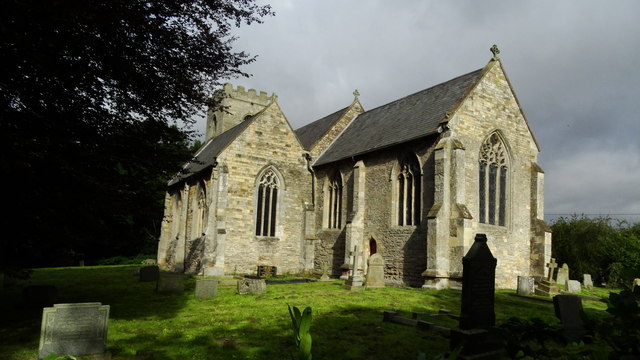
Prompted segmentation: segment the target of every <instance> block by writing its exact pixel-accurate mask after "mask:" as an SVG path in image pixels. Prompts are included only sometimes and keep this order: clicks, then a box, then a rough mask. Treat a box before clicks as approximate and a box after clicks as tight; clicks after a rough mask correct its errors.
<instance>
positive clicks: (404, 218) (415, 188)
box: [396, 156, 421, 226]
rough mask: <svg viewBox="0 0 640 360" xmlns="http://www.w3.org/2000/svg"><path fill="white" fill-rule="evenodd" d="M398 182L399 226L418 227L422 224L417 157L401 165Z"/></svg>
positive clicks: (408, 158) (410, 157)
mask: <svg viewBox="0 0 640 360" xmlns="http://www.w3.org/2000/svg"><path fill="white" fill-rule="evenodd" d="M396 182H397V195H398V209H397V216H398V225H399V226H405V225H418V224H419V223H420V196H421V192H420V183H421V182H420V165H419V164H418V160H417V159H415V157H412V156H409V157H407V158H406V159H404V160H403V161H402V162H401V163H400V168H399V172H398V176H397V179H396Z"/></svg>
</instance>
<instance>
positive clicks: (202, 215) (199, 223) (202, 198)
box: [195, 182, 207, 237]
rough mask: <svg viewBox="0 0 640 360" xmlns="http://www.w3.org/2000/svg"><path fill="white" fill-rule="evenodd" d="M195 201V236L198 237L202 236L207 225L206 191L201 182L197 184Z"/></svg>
mask: <svg viewBox="0 0 640 360" xmlns="http://www.w3.org/2000/svg"><path fill="white" fill-rule="evenodd" d="M196 201H197V205H196V206H197V209H196V216H195V221H196V231H197V233H196V236H198V237H200V236H202V235H204V231H205V227H206V224H207V190H206V187H205V184H204V183H203V182H200V183H198V193H197V198H196Z"/></svg>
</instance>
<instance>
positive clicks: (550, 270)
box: [547, 258, 558, 282]
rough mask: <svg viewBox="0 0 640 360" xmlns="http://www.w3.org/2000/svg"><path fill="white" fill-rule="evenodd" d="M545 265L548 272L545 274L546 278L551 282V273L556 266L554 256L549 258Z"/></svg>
mask: <svg viewBox="0 0 640 360" xmlns="http://www.w3.org/2000/svg"><path fill="white" fill-rule="evenodd" d="M547 267H548V268H549V274H547V280H548V281H550V282H552V281H553V273H554V271H555V269H556V268H557V267H558V263H556V259H555V258H551V261H549V263H548V264H547Z"/></svg>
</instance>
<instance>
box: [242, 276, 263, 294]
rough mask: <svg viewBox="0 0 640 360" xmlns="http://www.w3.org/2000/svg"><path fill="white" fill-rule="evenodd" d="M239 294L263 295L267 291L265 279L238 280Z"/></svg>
mask: <svg viewBox="0 0 640 360" xmlns="http://www.w3.org/2000/svg"><path fill="white" fill-rule="evenodd" d="M237 290H238V294H240V295H245V294H263V293H265V292H266V291H267V283H266V282H265V281H264V279H240V280H238V287H237Z"/></svg>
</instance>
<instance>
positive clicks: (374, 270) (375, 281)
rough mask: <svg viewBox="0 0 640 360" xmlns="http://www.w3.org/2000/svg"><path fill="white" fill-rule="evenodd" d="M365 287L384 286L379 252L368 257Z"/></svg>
mask: <svg viewBox="0 0 640 360" xmlns="http://www.w3.org/2000/svg"><path fill="white" fill-rule="evenodd" d="M365 287H366V288H368V289H369V288H373V289H375V288H383V287H384V259H383V258H382V255H380V254H379V253H376V254H373V255H371V256H370V257H369V267H368V269H367V281H366V284H365Z"/></svg>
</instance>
